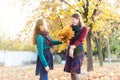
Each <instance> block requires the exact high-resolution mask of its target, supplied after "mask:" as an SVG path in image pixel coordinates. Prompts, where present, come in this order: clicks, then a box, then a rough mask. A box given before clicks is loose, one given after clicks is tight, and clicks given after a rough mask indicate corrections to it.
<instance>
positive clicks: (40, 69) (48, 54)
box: [35, 49, 53, 75]
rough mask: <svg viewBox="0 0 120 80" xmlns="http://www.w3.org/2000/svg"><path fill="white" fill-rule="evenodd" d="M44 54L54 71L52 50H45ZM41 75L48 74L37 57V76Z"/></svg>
mask: <svg viewBox="0 0 120 80" xmlns="http://www.w3.org/2000/svg"><path fill="white" fill-rule="evenodd" d="M43 52H44V56H45V59H46V61H47V63H48V65H49V68H50V69H51V70H52V69H53V55H52V53H51V51H50V49H44V51H43ZM40 73H46V70H45V67H44V66H43V65H42V63H41V61H40V59H39V56H37V63H36V71H35V75H39V74H40Z"/></svg>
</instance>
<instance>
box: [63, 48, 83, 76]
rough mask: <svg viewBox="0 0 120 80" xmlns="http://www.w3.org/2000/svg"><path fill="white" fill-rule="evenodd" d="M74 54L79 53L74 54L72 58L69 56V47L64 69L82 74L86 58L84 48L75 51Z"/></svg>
mask: <svg viewBox="0 0 120 80" xmlns="http://www.w3.org/2000/svg"><path fill="white" fill-rule="evenodd" d="M74 54H77V55H76V56H74V58H71V57H70V56H69V49H68V51H67V55H66V63H65V67H64V71H65V72H69V73H71V72H75V73H77V74H80V73H81V66H82V61H83V58H84V50H83V49H81V50H80V51H79V52H78V51H77V52H75V51H74Z"/></svg>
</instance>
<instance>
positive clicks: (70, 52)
mask: <svg viewBox="0 0 120 80" xmlns="http://www.w3.org/2000/svg"><path fill="white" fill-rule="evenodd" d="M73 53H74V50H73V49H71V48H70V49H69V56H70V57H71V58H73V57H74V56H73Z"/></svg>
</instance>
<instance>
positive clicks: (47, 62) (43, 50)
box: [33, 19, 61, 80]
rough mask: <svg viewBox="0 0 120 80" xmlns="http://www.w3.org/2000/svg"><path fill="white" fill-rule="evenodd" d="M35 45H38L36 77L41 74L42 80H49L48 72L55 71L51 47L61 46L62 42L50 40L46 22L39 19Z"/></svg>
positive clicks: (34, 36) (34, 40)
mask: <svg viewBox="0 0 120 80" xmlns="http://www.w3.org/2000/svg"><path fill="white" fill-rule="evenodd" d="M33 43H34V44H35V45H36V47H37V51H38V57H37V64H36V75H39V74H40V80H48V72H49V71H50V70H51V69H53V57H52V54H51V52H50V47H51V46H52V45H57V44H61V42H59V41H55V40H52V39H51V38H50V36H49V35H48V32H47V29H46V26H45V25H44V21H43V20H42V19H39V20H38V21H37V23H36V26H35V29H34V35H33Z"/></svg>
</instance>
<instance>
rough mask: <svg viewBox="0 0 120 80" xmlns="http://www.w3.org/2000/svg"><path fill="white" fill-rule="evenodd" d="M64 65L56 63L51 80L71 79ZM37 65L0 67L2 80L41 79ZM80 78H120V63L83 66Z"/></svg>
mask: <svg viewBox="0 0 120 80" xmlns="http://www.w3.org/2000/svg"><path fill="white" fill-rule="evenodd" d="M63 68H64V65H55V68H54V70H52V71H50V73H49V80H70V74H69V73H66V72H64V71H63ZM34 74H35V65H31V66H21V67H0V80H39V76H35V75H34ZM80 80H120V63H107V64H105V66H104V67H100V66H99V65H98V64H97V63H96V64H94V71H90V72H87V71H86V64H83V66H82V73H81V74H80Z"/></svg>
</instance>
